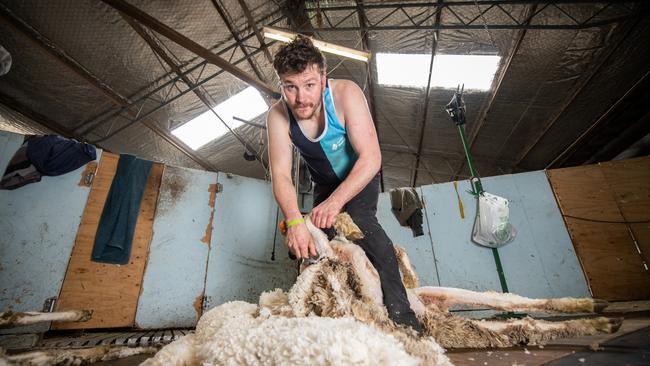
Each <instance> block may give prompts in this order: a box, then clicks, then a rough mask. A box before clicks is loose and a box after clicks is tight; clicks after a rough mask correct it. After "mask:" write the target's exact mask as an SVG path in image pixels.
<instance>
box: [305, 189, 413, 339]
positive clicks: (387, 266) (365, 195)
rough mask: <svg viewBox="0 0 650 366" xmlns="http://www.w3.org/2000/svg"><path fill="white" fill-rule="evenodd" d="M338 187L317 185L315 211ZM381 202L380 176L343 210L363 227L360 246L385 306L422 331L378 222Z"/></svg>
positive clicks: (398, 320) (402, 321)
mask: <svg viewBox="0 0 650 366" xmlns="http://www.w3.org/2000/svg"><path fill="white" fill-rule="evenodd" d="M335 189H336V186H322V185H315V187H314V207H316V206H318V204H320V203H321V202H323V201H324V200H326V199H327V198H328V197H329V196H330V195H331V194H332V192H334V190H335ZM378 198H379V176H376V177H375V178H373V179H372V180H371V181H370V183H368V185H367V186H366V187H365V188H364V189H363V190H362V191H361V192H359V194H357V195H356V196H355V197H354V198H352V199H351V200H350V201H349V202H348V203H347V204H346V205H345V206H344V208H343V211H346V212H347V213H348V214H349V215H350V216H351V217H352V220H354V222H355V224H357V226H359V228H360V229H361V231H362V232H363V235H364V238H363V239H361V240H358V241H357V242H356V243H357V244H358V245H359V246H360V247H361V248H362V249H363V251H364V252H365V253H366V256H367V257H368V259H370V262H371V263H372V265H373V266H375V269H376V270H377V272H378V273H379V279H380V281H381V290H382V292H383V294H384V304H385V305H386V309H387V310H388V315H389V316H390V318H391V319H392V320H393V321H394V322H396V323H398V324H403V325H406V326H411V327H413V328H414V329H415V330H417V331H420V329H421V327H420V324H419V322H418V321H417V318H416V317H415V313H414V312H413V310H411V307H410V305H409V301H408V298H407V297H406V289H405V288H404V284H403V283H402V280H401V278H400V273H399V266H398V264H397V257H396V256H395V251H394V249H393V243H392V242H391V240H390V238H388V235H386V233H385V232H384V229H382V227H381V225H379V221H377V217H376V216H375V215H376V214H377V200H378ZM324 231H325V232H326V233H327V235H328V236H329V238H330V240H331V239H332V238H333V237H334V236H335V234H336V232H335V231H334V228H329V229H325V230H324Z"/></svg>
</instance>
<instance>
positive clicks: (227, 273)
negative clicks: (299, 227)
mask: <svg viewBox="0 0 650 366" xmlns="http://www.w3.org/2000/svg"><path fill="white" fill-rule="evenodd" d="M219 183H221V184H222V186H223V191H222V192H220V193H218V194H217V200H216V206H215V215H214V231H213V233H212V248H211V250H210V258H209V261H208V273H207V278H206V285H205V294H206V296H207V297H208V304H207V307H213V306H215V305H218V304H221V303H224V302H227V301H232V300H245V301H249V302H253V303H257V301H258V299H259V295H260V294H261V293H262V292H263V291H268V290H273V289H275V288H284V289H285V290H286V289H288V288H289V287H290V286H291V285H292V284H293V283H294V281H295V277H296V269H295V265H294V264H293V261H290V260H289V259H288V257H287V249H286V246H285V245H284V241H283V240H284V239H283V238H282V237H281V236H280V235H278V234H277V230H276V228H277V220H281V219H282V218H281V217H278V210H277V205H276V203H275V199H274V198H273V194H272V192H271V184H270V183H269V182H265V181H262V180H257V179H252V178H245V177H240V176H234V175H227V174H219ZM274 241H275V251H276V257H275V260H271V253H272V252H273V247H274Z"/></svg>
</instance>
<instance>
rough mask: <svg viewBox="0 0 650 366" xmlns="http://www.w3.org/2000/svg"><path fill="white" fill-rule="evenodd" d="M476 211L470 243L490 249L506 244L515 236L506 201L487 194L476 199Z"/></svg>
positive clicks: (515, 232)
mask: <svg viewBox="0 0 650 366" xmlns="http://www.w3.org/2000/svg"><path fill="white" fill-rule="evenodd" d="M477 209H478V211H477V213H476V220H475V221H474V229H473V230H472V241H473V242H475V243H477V244H480V245H483V246H486V247H490V248H498V247H500V246H503V245H505V244H508V243H509V242H511V241H512V239H514V238H515V236H516V235H517V230H515V228H514V227H513V226H512V225H511V224H510V221H509V217H510V210H509V208H508V200H507V199H505V198H503V197H499V196H496V195H493V194H490V193H487V192H483V193H481V195H480V196H479V198H478V207H477Z"/></svg>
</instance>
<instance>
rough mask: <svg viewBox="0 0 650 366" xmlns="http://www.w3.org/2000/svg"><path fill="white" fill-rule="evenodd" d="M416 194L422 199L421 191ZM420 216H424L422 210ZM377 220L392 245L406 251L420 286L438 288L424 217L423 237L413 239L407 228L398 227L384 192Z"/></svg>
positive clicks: (380, 198)
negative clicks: (399, 246)
mask: <svg viewBox="0 0 650 366" xmlns="http://www.w3.org/2000/svg"><path fill="white" fill-rule="evenodd" d="M418 194H419V195H420V197H422V191H421V189H418ZM422 214H423V216H424V210H423V212H422ZM377 220H379V223H380V224H381V226H382V227H383V228H384V231H386V234H388V237H389V238H390V239H391V240H392V241H393V243H394V244H398V245H401V246H402V247H404V249H405V250H406V253H407V254H408V256H409V259H410V261H411V264H412V265H413V267H414V268H415V272H416V273H417V274H418V277H419V279H420V286H438V285H439V284H440V281H439V280H438V274H437V270H436V262H435V258H434V255H433V245H432V244H431V236H430V234H429V223H428V222H427V221H426V217H424V220H423V223H422V228H423V230H424V235H422V236H419V237H415V238H414V237H413V233H412V231H411V229H410V228H409V227H403V226H400V224H399V222H398V221H397V218H396V217H395V215H394V214H393V212H392V211H391V203H390V193H388V192H385V193H382V194H380V195H379V202H378V203H377Z"/></svg>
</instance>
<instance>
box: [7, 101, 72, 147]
mask: <svg viewBox="0 0 650 366" xmlns="http://www.w3.org/2000/svg"><path fill="white" fill-rule="evenodd" d="M0 104H3V105H4V106H6V107H7V108H9V109H11V110H13V111H16V112H18V113H20V114H22V115H23V116H25V117H27V118H29V119H30V120H32V121H34V122H35V123H37V124H39V125H41V126H42V127H44V128H45V129H46V130H50V131H52V132H54V133H56V134H58V135H61V136H65V137H68V138H77V137H76V136H75V135H74V134H73V133H72V131H70V130H68V129H67V128H66V127H64V126H62V125H61V124H59V123H58V122H56V121H53V120H51V119H50V118H49V117H46V116H44V115H42V114H40V113H37V112H34V111H32V110H31V109H29V108H28V107H27V106H25V105H23V104H22V103H20V102H18V101H17V100H15V99H13V98H12V97H10V96H8V95H6V94H3V93H0Z"/></svg>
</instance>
